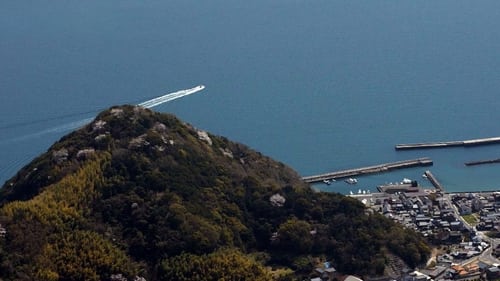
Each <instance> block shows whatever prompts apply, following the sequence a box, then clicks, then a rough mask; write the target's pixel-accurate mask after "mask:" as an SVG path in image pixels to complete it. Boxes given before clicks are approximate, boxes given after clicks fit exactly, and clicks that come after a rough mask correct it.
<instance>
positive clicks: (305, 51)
mask: <svg viewBox="0 0 500 281" xmlns="http://www.w3.org/2000/svg"><path fill="white" fill-rule="evenodd" d="M499 24H500V2H498V1H481V2H471V1H462V0H453V1H452V0H444V1H396V2H395V1H331V0H329V1H326V0H313V1H310V0H308V1H306V0H272V1H269V0H267V1H264V0H255V1H240V0H235V1H222V0H213V1H194V0H183V1H177V0H169V1H158V0H144V1H132V0H123V1H107V0H104V1H103V0H99V1H98V0H88V1H77V0H65V1H62V0H52V1H25V0H21V1H10V0H9V1H1V2H0V182H2V183H3V182H4V181H6V180H7V179H8V178H10V177H12V176H13V175H14V174H15V172H16V171H17V170H18V169H19V168H21V167H22V166H23V165H25V164H27V163H28V162H29V161H31V159H33V158H34V157H36V156H37V155H38V154H40V153H42V152H44V151H46V150H47V149H48V147H49V146H50V145H51V144H52V143H53V142H54V141H56V140H58V139H59V138H60V137H61V136H63V135H64V134H66V133H68V128H71V127H74V126H72V124H73V123H74V122H78V121H80V120H82V119H85V118H89V117H92V116H95V114H96V113H97V112H98V111H99V110H102V109H104V108H107V107H109V106H111V105H115V104H125V103H139V102H141V101H145V100H147V99H150V98H152V97H154V96H159V95H162V94H165V93H168V92H173V91H176V90H179V89H183V88H191V87H194V86H196V85H198V84H204V85H206V89H205V90H204V91H203V92H201V93H199V94H195V95H191V96H188V97H184V98H182V99H179V100H175V101H172V102H169V103H166V104H163V105H161V106H159V107H157V108H156V110H158V111H162V112H171V113H173V114H176V115H177V116H178V117H180V118H181V119H183V120H185V121H187V122H189V123H191V124H193V125H194V126H196V127H198V128H202V129H205V130H208V131H210V132H212V133H215V134H219V135H224V136H226V137H228V138H230V139H232V140H236V141H240V142H243V143H245V144H247V145H249V146H250V147H252V148H254V149H256V150H259V151H261V152H263V153H264V154H266V155H269V156H271V157H273V158H275V159H277V160H279V161H282V162H284V163H286V164H288V165H289V166H291V167H293V168H295V169H296V170H297V171H298V172H299V173H300V174H301V175H304V176H305V175H310V174H315V173H323V172H328V171H334V170H340V169H346V168H354V167H360V166H366V165H373V164H378V163H384V162H390V161H397V160H402V159H411V158H416V157H424V156H428V157H431V158H432V159H433V160H434V166H433V167H432V168H431V170H432V171H433V173H434V174H435V175H436V176H437V177H438V179H439V180H440V181H441V182H442V183H443V185H444V186H445V187H446V189H447V190H448V191H464V190H467V191H474V190H500V173H499V171H500V166H498V165H487V166H478V167H465V166H464V164H463V163H464V162H465V161H470V160H478V159H489V158H499V157H500V146H487V147H475V148H454V149H447V150H421V151H395V150H394V145H395V144H397V143H412V142H423V141H441V140H462V139H473V138H482V137H491V136H499V135H500V122H497V120H498V117H499V110H498V108H499V106H500V100H499V99H498V90H499V89H500V78H499V75H498V73H499V70H500V51H499V50H500V29H498V26H499ZM424 170H425V168H415V169H409V170H400V171H397V172H392V173H386V174H379V175H374V176H368V177H362V178H359V179H358V180H359V183H358V185H356V186H348V185H346V184H344V183H340V182H339V183H335V184H332V185H330V186H321V185H320V186H318V187H319V188H321V189H323V190H328V191H338V192H342V193H347V192H349V191H350V190H353V191H355V192H356V191H357V190H358V189H363V190H371V191H374V190H375V186H376V185H378V184H381V183H385V182H394V181H400V180H401V179H402V178H403V177H408V178H413V179H418V180H421V178H420V175H421V174H422V173H423V171H424ZM422 184H423V185H429V184H428V183H427V182H425V181H423V182H422Z"/></svg>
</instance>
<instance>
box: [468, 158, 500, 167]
mask: <svg viewBox="0 0 500 281" xmlns="http://www.w3.org/2000/svg"><path fill="white" fill-rule="evenodd" d="M493 163H500V158H498V159H488V160H479V161H471V162H465V166H475V165H483V164H493Z"/></svg>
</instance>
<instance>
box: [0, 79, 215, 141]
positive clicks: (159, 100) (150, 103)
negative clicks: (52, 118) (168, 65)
mask: <svg viewBox="0 0 500 281" xmlns="http://www.w3.org/2000/svg"><path fill="white" fill-rule="evenodd" d="M203 89H205V86H204V85H199V86H196V87H194V88H190V89H184V90H180V91H176V92H173V93H169V94H166V95H163V96H159V97H156V98H153V99H150V100H147V101H144V102H141V103H139V104H137V105H138V106H142V107H144V108H153V107H155V106H158V105H161V104H164V103H167V102H170V101H173V100H176V99H179V98H182V97H185V96H188V95H192V94H194V93H197V92H199V91H202V90H203ZM93 119H94V118H93V117H92V118H85V119H82V120H78V121H74V122H71V123H68V124H64V125H61V126H57V127H54V128H50V129H46V130H43V131H40V132H37V133H33V134H28V135H24V136H20V137H15V138H11V139H7V140H2V141H0V144H5V143H12V142H17V141H22V140H27V139H32V138H37V137H40V136H42V135H46V134H51V133H62V132H67V131H71V130H75V129H78V128H81V127H83V126H85V125H86V124H88V123H90V122H92V120H93Z"/></svg>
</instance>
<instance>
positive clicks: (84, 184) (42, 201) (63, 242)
mask: <svg viewBox="0 0 500 281" xmlns="http://www.w3.org/2000/svg"><path fill="white" fill-rule="evenodd" d="M109 158H110V156H109V154H107V153H103V154H102V155H100V156H99V157H96V158H95V159H93V160H91V161H88V162H86V163H84V165H83V166H82V167H81V168H80V169H79V170H78V171H77V172H76V173H74V174H71V175H68V176H66V177H65V178H63V179H62V180H61V181H59V182H57V183H55V184H53V185H51V186H48V187H46V188H45V189H44V190H43V191H42V192H41V193H40V194H39V195H37V196H36V197H34V198H33V199H31V200H29V201H14V202H11V203H8V204H6V205H5V206H4V207H3V208H2V209H0V216H1V218H2V224H5V225H6V227H7V229H9V234H10V235H11V236H12V237H13V242H12V243H10V247H11V248H10V249H9V250H11V251H15V252H16V253H17V254H18V256H19V257H21V258H22V259H21V260H20V261H16V260H15V257H14V256H13V255H11V256H10V260H9V262H11V263H16V262H23V263H29V265H27V266H26V269H23V270H26V271H24V274H26V275H28V276H30V278H32V279H35V280H103V279H104V278H108V277H109V276H107V275H109V273H110V272H118V273H123V274H131V272H132V271H133V269H132V267H131V266H130V264H131V263H130V262H129V261H128V258H127V256H126V255H125V254H124V253H123V252H122V251H121V250H119V249H118V248H117V247H115V246H114V245H113V244H112V243H111V242H109V241H108V240H106V239H104V238H103V237H102V236H101V235H99V234H97V233H96V232H92V231H85V230H79V229H83V228H85V227H86V225H88V222H87V219H86V216H87V215H88V214H89V213H90V204H91V203H92V202H93V199H94V198H96V196H98V191H97V189H98V188H99V187H100V186H102V184H103V176H102V170H101V165H102V164H103V163H105V162H106V161H108V160H109Z"/></svg>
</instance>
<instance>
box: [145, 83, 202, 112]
mask: <svg viewBox="0 0 500 281" xmlns="http://www.w3.org/2000/svg"><path fill="white" fill-rule="evenodd" d="M203 89H205V86H203V85H199V86H196V87H194V88H191V89H186V90H180V91H177V92H173V93H170V94H166V95H163V96H160V97H157V98H154V99H150V100H148V101H145V102H141V103H140V104H138V106H142V107H145V108H152V107H155V106H158V105H160V104H163V103H166V102H169V101H172V100H175V99H178V98H182V97H185V96H188V95H191V94H194V93H197V92H199V91H201V90H203Z"/></svg>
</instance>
